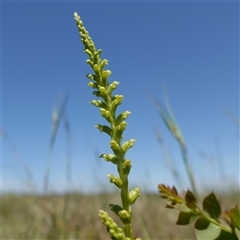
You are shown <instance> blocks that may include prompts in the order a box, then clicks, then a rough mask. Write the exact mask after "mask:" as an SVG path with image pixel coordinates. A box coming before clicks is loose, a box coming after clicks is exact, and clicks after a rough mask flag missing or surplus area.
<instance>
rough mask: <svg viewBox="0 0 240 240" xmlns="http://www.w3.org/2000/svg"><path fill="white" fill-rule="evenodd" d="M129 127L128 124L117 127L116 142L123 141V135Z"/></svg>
mask: <svg viewBox="0 0 240 240" xmlns="http://www.w3.org/2000/svg"><path fill="white" fill-rule="evenodd" d="M126 126H127V123H126V122H121V123H120V124H119V125H118V126H117V130H116V134H115V139H116V140H120V141H121V140H122V135H123V131H124V130H125V128H126Z"/></svg>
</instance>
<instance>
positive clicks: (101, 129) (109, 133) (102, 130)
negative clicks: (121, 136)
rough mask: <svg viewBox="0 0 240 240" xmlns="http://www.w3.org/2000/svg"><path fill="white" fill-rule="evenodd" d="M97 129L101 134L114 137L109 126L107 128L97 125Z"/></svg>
mask: <svg viewBox="0 0 240 240" xmlns="http://www.w3.org/2000/svg"><path fill="white" fill-rule="evenodd" d="M95 128H97V129H99V130H100V132H105V133H106V134H108V135H109V136H110V137H112V129H111V128H110V127H108V126H105V125H100V124H97V125H95Z"/></svg>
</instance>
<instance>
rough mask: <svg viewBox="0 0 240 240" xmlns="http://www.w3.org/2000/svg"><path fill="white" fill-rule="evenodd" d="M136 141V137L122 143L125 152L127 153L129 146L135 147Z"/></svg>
mask: <svg viewBox="0 0 240 240" xmlns="http://www.w3.org/2000/svg"><path fill="white" fill-rule="evenodd" d="M135 142H136V140H135V139H130V140H129V141H127V142H125V143H124V144H123V145H122V151H123V153H124V154H125V153H126V152H127V150H128V149H129V148H131V147H133V145H134V143H135Z"/></svg>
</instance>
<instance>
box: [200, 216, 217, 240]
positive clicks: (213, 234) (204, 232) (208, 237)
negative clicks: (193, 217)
mask: <svg viewBox="0 0 240 240" xmlns="http://www.w3.org/2000/svg"><path fill="white" fill-rule="evenodd" d="M220 233H221V228H220V227H219V226H217V225H215V224H213V223H210V222H209V221H208V220H206V219H205V218H201V217H200V218H198V220H197V221H196V223H195V234H196V237H197V239H198V240H214V239H216V238H217V237H218V236H219V235H220Z"/></svg>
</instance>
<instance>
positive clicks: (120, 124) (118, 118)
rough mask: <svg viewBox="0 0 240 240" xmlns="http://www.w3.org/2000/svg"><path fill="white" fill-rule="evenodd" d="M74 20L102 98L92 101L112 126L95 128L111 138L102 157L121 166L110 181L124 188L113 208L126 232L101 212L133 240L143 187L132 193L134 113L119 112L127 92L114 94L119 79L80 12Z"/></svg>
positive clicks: (115, 231)
mask: <svg viewBox="0 0 240 240" xmlns="http://www.w3.org/2000/svg"><path fill="white" fill-rule="evenodd" d="M74 19H75V21H76V23H77V27H78V30H79V34H80V36H81V41H82V43H83V44H84V52H85V53H86V54H87V55H88V56H89V59H88V60H87V61H86V62H87V64H89V65H90V66H91V68H92V70H93V72H94V73H92V74H91V73H89V74H87V76H86V77H87V78H88V79H89V80H90V82H89V83H88V86H89V87H91V88H93V89H94V91H93V95H95V96H96V97H98V98H101V100H92V101H91V102H90V103H91V104H92V105H94V106H96V107H99V108H100V113H101V115H102V117H103V118H104V119H106V121H107V122H108V123H109V124H110V125H109V126H106V125H101V124H97V125H96V126H95V127H96V128H97V129H99V130H100V132H105V133H106V134H108V135H109V136H110V138H111V140H110V147H111V149H112V151H113V153H114V154H102V155H101V156H100V158H104V160H105V161H107V162H112V163H113V164H115V165H117V170H118V173H119V176H118V177H117V176H114V175H112V174H108V175H107V177H109V179H110V182H111V183H113V184H115V185H116V186H117V187H118V188H119V189H121V198H122V204H123V207H120V206H118V205H113V204H112V205H111V206H110V207H111V210H112V211H113V212H115V213H116V214H117V216H118V217H119V218H120V219H121V221H122V223H123V224H124V230H125V235H126V237H125V235H124V233H123V231H122V229H120V228H118V226H117V225H116V223H114V222H113V220H112V219H111V218H110V217H109V216H108V215H107V213H105V212H104V211H101V210H100V212H99V216H100V218H101V219H102V221H103V224H104V225H106V226H107V229H108V231H109V233H110V234H111V236H112V239H116V240H118V239H119V240H121V239H124V240H132V239H133V236H132V227H131V220H132V212H131V207H130V206H131V205H132V204H134V202H135V201H136V199H137V198H138V196H139V195H140V189H139V188H135V189H134V190H132V191H130V192H128V175H129V173H130V169H131V167H132V165H131V161H130V160H127V159H125V154H126V153H127V151H128V150H129V149H130V148H131V147H133V145H134V143H135V142H136V140H135V139H130V140H129V141H126V142H124V143H123V144H122V143H121V142H122V139H123V132H124V130H125V129H126V126H127V122H126V121H125V120H126V119H127V117H128V116H129V115H130V113H131V112H129V111H125V112H122V113H120V114H118V115H117V114H116V111H117V107H118V106H119V105H120V104H121V103H122V101H123V98H124V96H123V95H118V94H116V95H112V93H113V91H114V90H116V88H117V86H118V85H119V82H117V81H114V82H112V83H109V82H108V78H109V76H110V75H111V73H112V72H111V71H110V70H105V69H104V67H105V66H107V65H108V60H106V59H103V60H101V57H100V56H101V53H102V50H101V49H99V50H97V49H96V47H95V44H94V42H93V41H92V39H91V37H90V36H89V33H88V31H87V30H86V29H85V27H84V26H83V23H82V21H81V19H80V17H79V15H78V14H77V13H74Z"/></svg>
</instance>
